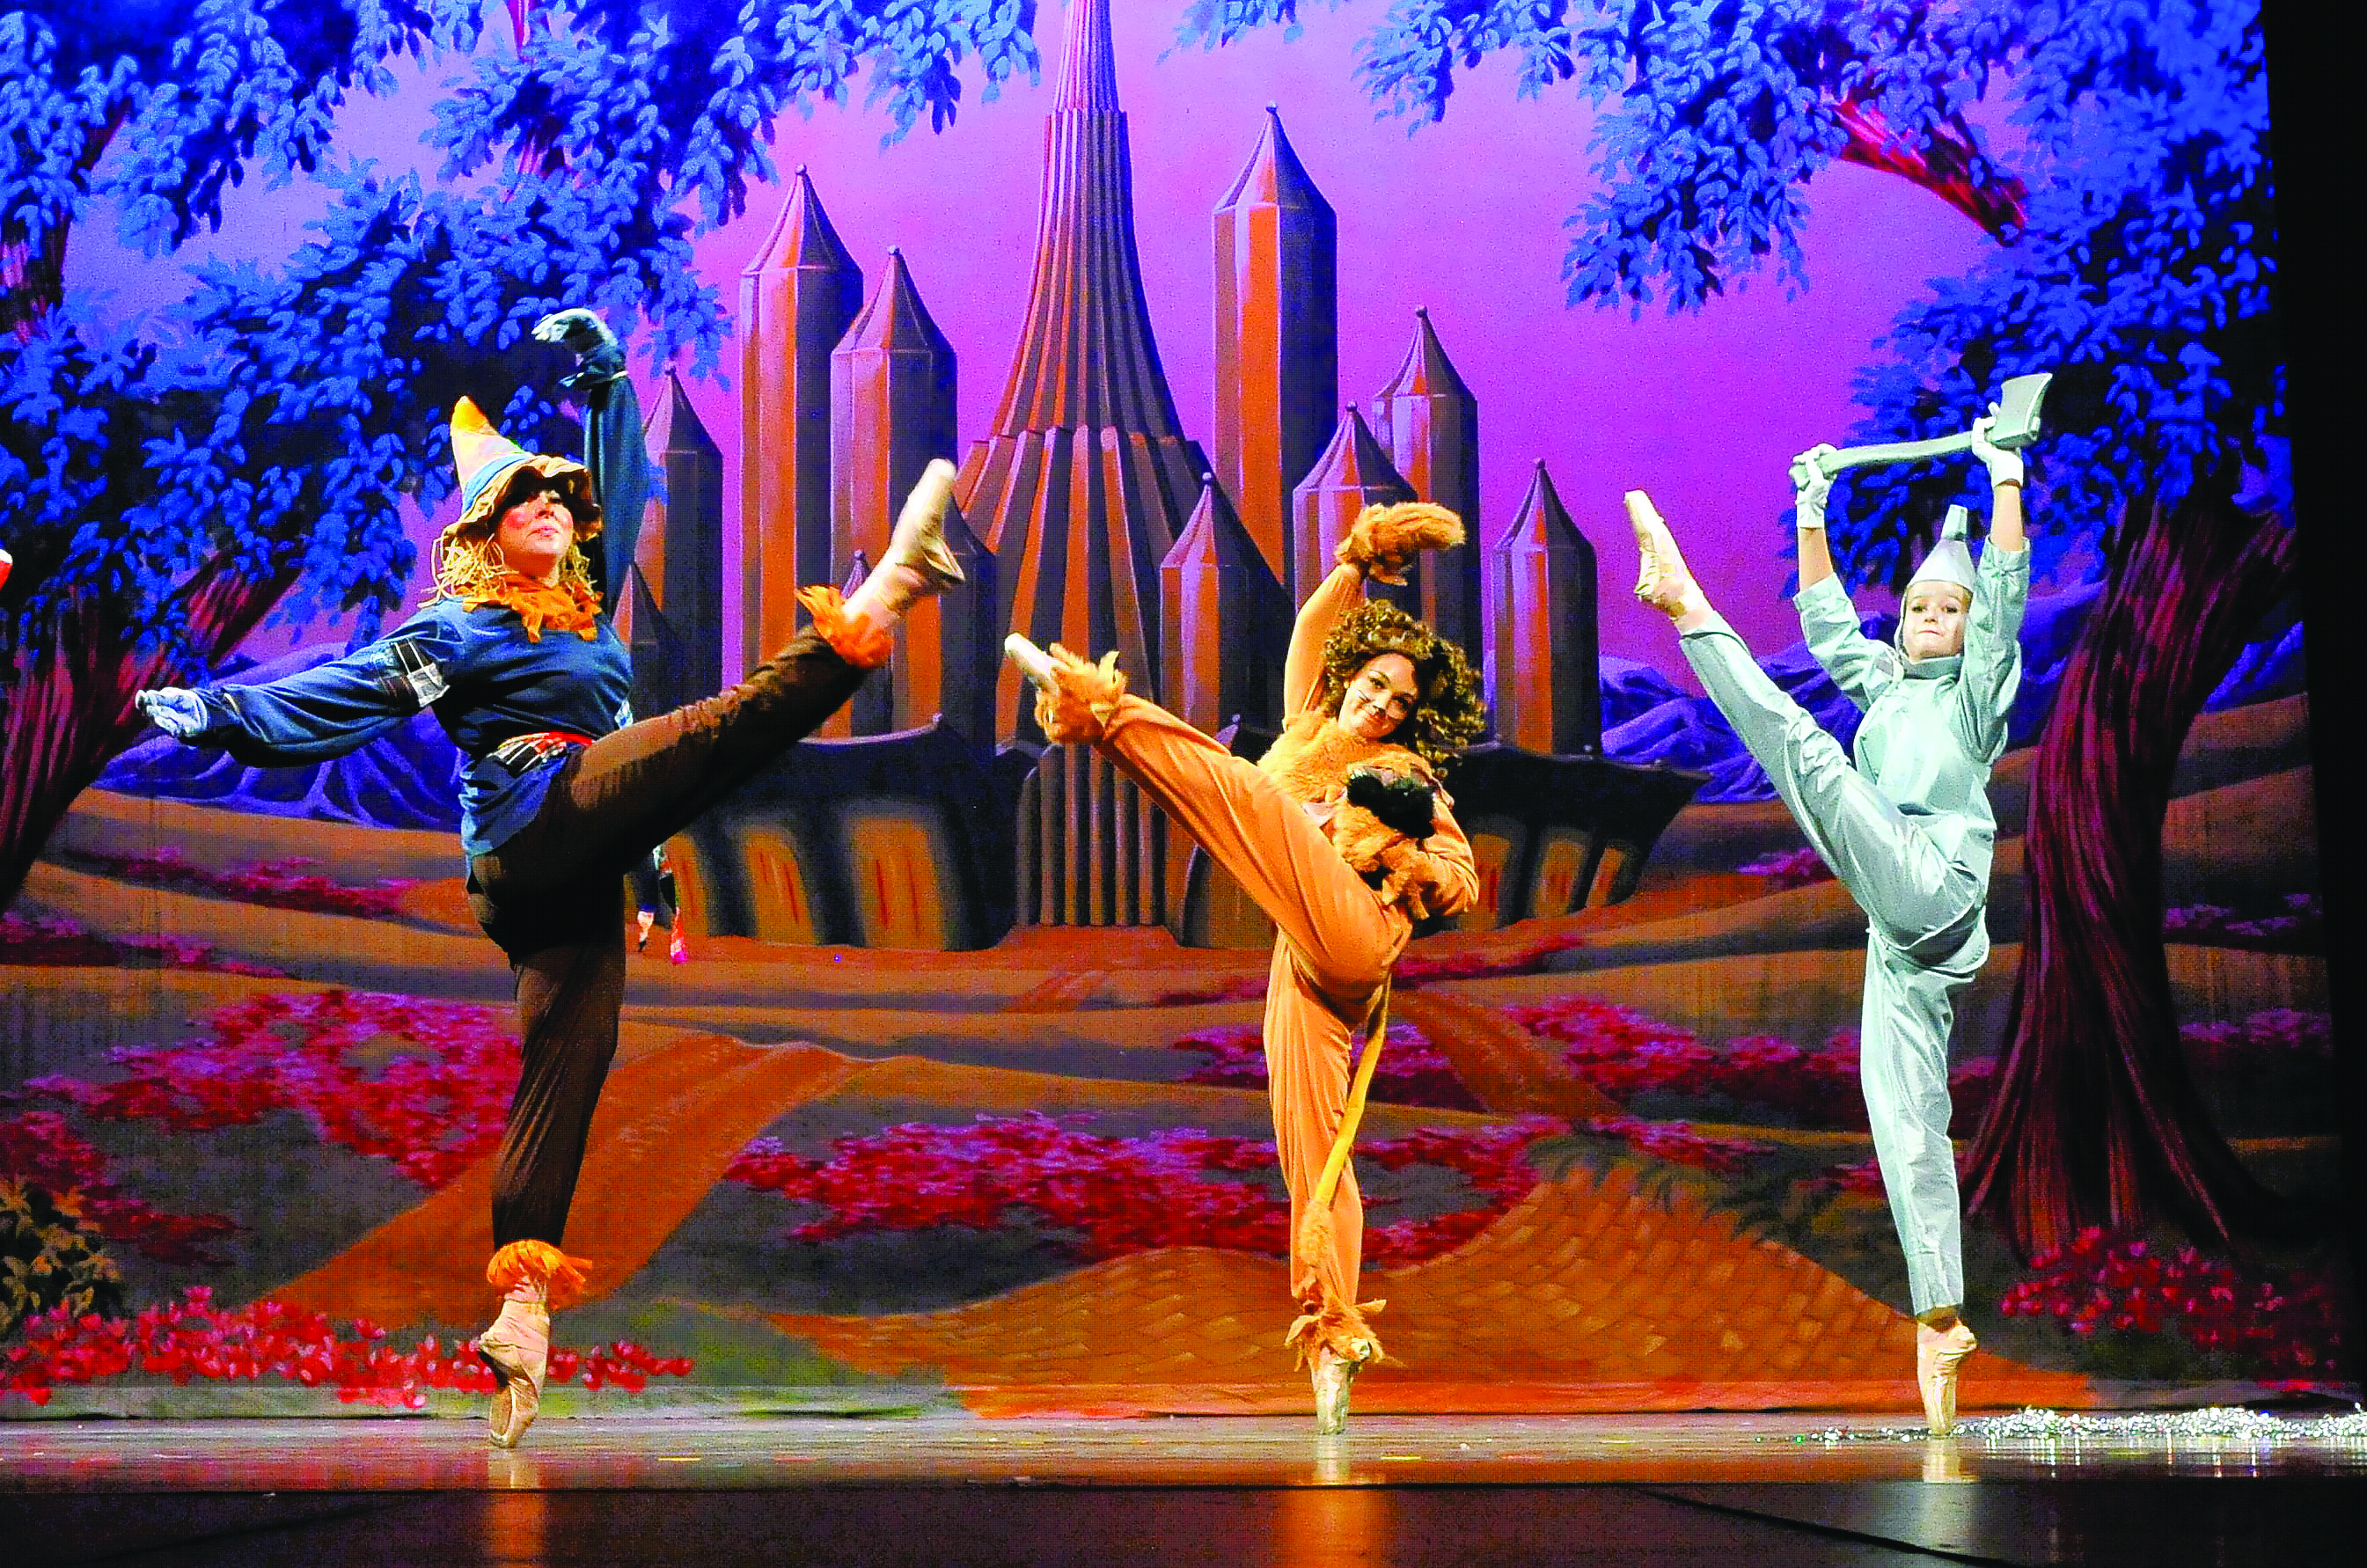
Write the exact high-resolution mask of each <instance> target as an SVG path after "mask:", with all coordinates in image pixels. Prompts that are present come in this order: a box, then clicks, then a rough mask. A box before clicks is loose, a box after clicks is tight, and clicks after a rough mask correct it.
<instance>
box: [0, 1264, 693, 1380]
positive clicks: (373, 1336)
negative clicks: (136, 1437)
mask: <svg viewBox="0 0 2367 1568" xmlns="http://www.w3.org/2000/svg"><path fill="white" fill-rule="evenodd" d="M386 1340H387V1332H386V1330H384V1329H383V1328H380V1327H379V1326H378V1325H377V1324H372V1323H367V1322H359V1321H357V1322H356V1323H354V1324H352V1325H351V1327H350V1328H348V1329H341V1328H339V1326H338V1324H337V1323H336V1321H335V1320H334V1319H332V1318H329V1317H327V1316H325V1315H323V1314H322V1313H320V1312H307V1311H305V1310H304V1309H303V1308H300V1307H290V1306H283V1305H281V1304H280V1303H278V1302H276V1301H257V1302H255V1304H254V1305H252V1306H247V1307H240V1308H237V1309H235V1310H232V1309H228V1308H223V1307H217V1306H215V1305H214V1304H213V1294H212V1292H211V1291H210V1290H205V1289H204V1288H202V1287H200V1288H198V1289H194V1290H189V1291H188V1292H187V1293H186V1295H185V1296H184V1297H183V1299H182V1300H180V1301H176V1302H174V1303H172V1304H170V1305H167V1306H156V1307H150V1308H149V1309H147V1310H146V1311H144V1312H141V1313H140V1315H139V1316H137V1317H133V1318H102V1317H99V1316H97V1315H96V1314H94V1313H85V1314H83V1315H81V1316H79V1317H77V1316H75V1315H74V1314H73V1313H71V1312H62V1311H61V1312H50V1313H47V1314H45V1315H43V1316H40V1317H37V1318H34V1319H33V1320H31V1321H30V1322H29V1323H28V1324H25V1326H24V1333H23V1335H22V1336H21V1338H20V1340H19V1341H18V1343H17V1344H15V1345H12V1346H8V1347H7V1349H6V1351H5V1352H0V1398H6V1396H7V1395H9V1394H21V1395H23V1396H24V1397H25V1398H27V1399H28V1400H30V1401H31V1402H32V1403H35V1404H47V1403H49V1402H50V1395H51V1390H52V1389H53V1388H55V1387H57V1386H59V1385H61V1384H67V1383H95V1382H102V1381H106V1380H108V1379H110V1378H118V1377H122V1376H125V1375H127V1374H131V1373H144V1374H147V1375H149V1376H152V1377H164V1378H170V1379H171V1380H172V1381H175V1382H176V1383H188V1382H191V1381H198V1380H203V1381H210V1382H257V1381H261V1380H263V1379H264V1378H266V1377H272V1378H277V1379H279V1380H280V1381H285V1382H291V1383H299V1384H301V1385H303V1386H304V1387H307V1388H334V1389H335V1390H336V1391H337V1397H338V1398H339V1399H341V1400H343V1401H344V1402H345V1403H348V1404H354V1403H367V1404H371V1405H376V1406H379V1407H382V1408H386V1409H391V1410H421V1409H425V1407H426V1404H427V1391H428V1390H429V1389H449V1390H452V1391H453V1392H459V1393H474V1394H484V1393H491V1392H493V1374H492V1373H491V1372H489V1371H487V1370H486V1369H485V1366H484V1363H483V1362H481V1361H480V1360H478V1359H477V1354H476V1341H475V1340H473V1339H455V1340H452V1341H450V1342H449V1345H448V1346H447V1344H446V1342H445V1341H443V1340H441V1339H439V1338H437V1337H435V1336H433V1335H431V1336H429V1337H427V1338H425V1339H421V1340H419V1341H418V1342H417V1343H415V1344H414V1345H412V1346H408V1347H401V1346H393V1345H391V1344H388V1343H387V1342H386ZM690 1369H691V1362H690V1358H688V1357H686V1356H675V1357H662V1356H653V1355H651V1353H650V1352H649V1351H647V1350H645V1349H643V1348H642V1347H641V1346H638V1345H636V1344H634V1343H633V1342H632V1341H630V1340H628V1339H619V1340H617V1341H616V1342H614V1343H613V1344H611V1345H609V1346H606V1347H605V1348H603V1349H599V1350H595V1351H594V1352H592V1353H591V1354H590V1355H589V1356H586V1355H584V1354H583V1353H582V1352H580V1351H572V1350H553V1351H552V1352H551V1353H550V1368H549V1380H548V1381H550V1382H554V1383H564V1382H575V1381H581V1382H582V1383H583V1386H584V1387H585V1388H586V1389H590V1390H594V1391H595V1392H596V1391H597V1390H599V1389H602V1388H604V1387H606V1386H608V1385H609V1384H612V1383H613V1384H615V1385H616V1386H617V1387H618V1388H621V1389H624V1390H626V1391H627V1392H631V1393H639V1392H641V1390H642V1389H644V1388H645V1387H647V1386H648V1383H649V1380H650V1379H651V1378H653V1377H673V1378H679V1377H686V1376H688V1375H689V1373H690Z"/></svg>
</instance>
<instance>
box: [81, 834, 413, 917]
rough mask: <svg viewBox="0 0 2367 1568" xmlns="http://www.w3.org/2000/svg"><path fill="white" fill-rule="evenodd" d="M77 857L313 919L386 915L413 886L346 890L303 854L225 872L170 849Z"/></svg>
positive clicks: (137, 877) (138, 877) (136, 876)
mask: <svg viewBox="0 0 2367 1568" xmlns="http://www.w3.org/2000/svg"><path fill="white" fill-rule="evenodd" d="M80 858H82V859H83V860H85V861H88V862H90V863H91V864H93V865H95V866H96V868H97V869H100V870H102V871H104V872H106V873H107V874H108V876H111V877H115V878H118V879H119V880H121V881H127V882H144V883H147V884H148V885H150V886H152V887H169V888H182V889H186V890H187V891H189V892H202V893H215V894H221V895H223V896H227V897H230V898H235V899H240V900H243V901H244V902H246V903H268V904H270V905H271V906H272V907H274V908H275V909H302V910H309V911H311V912H312V913H314V914H317V915H391V914H393V913H394V912H395V910H396V909H397V908H399V907H400V906H401V904H402V895H403V893H404V892H405V891H407V890H408V889H410V888H411V887H412V886H413V885H414V884H413V883H411V882H405V881H382V882H379V883H376V884H375V885H373V886H369V887H352V886H348V885H347V884H345V883H344V882H334V881H330V880H329V879H328V878H326V877H323V876H318V875H315V874H313V873H311V872H310V871H308V870H306V869H305V868H306V867H308V866H317V865H319V864H320V861H318V860H317V859H315V858H312V857H311V856H309V855H288V856H283V857H281V858H278V859H276V860H258V861H255V863H253V864H252V865H246V866H240V867H237V868H235V869H232V870H227V871H217V870H214V869H211V868H210V867H206V866H199V865H195V864H192V863H191V862H190V861H189V860H188V859H187V858H185V857H184V856H183V855H182V854H181V852H180V851H179V850H178V849H176V848H175V847H173V846H171V845H165V846H164V847H162V848H160V849H158V850H157V851H156V852H155V853H154V854H153V855H85V856H83V857H80Z"/></svg>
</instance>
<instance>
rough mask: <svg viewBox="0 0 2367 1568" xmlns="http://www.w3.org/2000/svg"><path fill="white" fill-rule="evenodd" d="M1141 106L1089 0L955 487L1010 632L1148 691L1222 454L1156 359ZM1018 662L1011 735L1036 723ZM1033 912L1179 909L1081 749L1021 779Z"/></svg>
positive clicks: (1070, 42) (1143, 842) (1138, 818)
mask: <svg viewBox="0 0 2367 1568" xmlns="http://www.w3.org/2000/svg"><path fill="white" fill-rule="evenodd" d="M1132 186H1133V176H1132V173H1131V168H1130V164H1129V159H1128V155H1127V131H1126V116H1125V114H1124V113H1122V112H1121V111H1120V110H1119V108H1118V101H1117V74H1116V69H1115V67H1114V65H1113V62H1112V61H1111V58H1110V28H1109V5H1108V0H1075V3H1074V4H1072V5H1071V6H1070V7H1069V22H1068V33H1067V37H1066V38H1065V40H1063V42H1062V45H1061V58H1060V70H1059V83H1058V85H1057V87H1056V89H1055V91H1054V94H1053V103H1052V112H1051V114H1050V116H1049V117H1048V119H1047V121H1046V124H1045V130H1044V187H1043V199H1042V205H1041V207H1040V208H1039V209H1038V211H1037V217H1036V271H1035V280H1034V283H1033V285H1032V287H1031V289H1030V290H1029V293H1028V299H1027V315H1026V320H1025V324H1023V325H1022V326H1021V328H1020V334H1019V343H1018V346H1017V347H1016V348H1015V349H1014V353H1013V355H1012V362H1011V378H1010V380H1009V381H1008V382H1006V383H1005V385H1004V387H1003V391H1002V403H1001V404H1000V405H999V407H998V408H997V410H996V413H995V417H994V428H993V432H992V433H991V435H990V436H989V437H987V438H986V439H985V440H983V441H981V442H980V443H979V444H978V445H977V446H975V447H973V448H971V449H970V451H969V455H968V459H967V460H965V461H964V462H963V464H962V472H961V483H960V484H959V486H958V487H957V490H956V494H957V496H958V497H959V499H960V502H961V506H962V511H963V514H964V515H965V516H966V517H968V519H969V523H970V527H971V528H973V529H974V530H975V531H976V532H978V533H979V534H980V536H981V537H983V538H984V539H985V540H986V541H987V545H988V548H989V549H991V551H993V552H994V559H995V581H996V585H997V592H998V593H999V594H1000V595H1001V597H1002V614H1001V615H1000V616H999V617H998V618H997V620H998V623H999V625H1000V626H1001V627H1002V628H1005V629H1007V630H1010V631H1023V632H1025V633H1026V634H1027V635H1028V636H1029V637H1031V638H1033V639H1034V640H1035V641H1036V642H1039V643H1048V642H1062V643H1066V644H1067V645H1068V646H1069V647H1071V648H1074V649H1078V650H1080V651H1084V650H1090V651H1092V652H1093V653H1103V652H1106V651H1109V650H1113V649H1115V650H1116V653H1117V654H1118V661H1119V664H1120V665H1121V666H1122V667H1123V668H1124V669H1125V670H1126V672H1127V676H1129V677H1130V678H1131V679H1132V680H1133V681H1134V682H1135V684H1136V685H1137V687H1139V688H1141V689H1144V690H1146V691H1152V690H1155V687H1156V685H1157V682H1158V680H1159V678H1160V670H1161V664H1160V653H1161V647H1160V642H1161V639H1160V625H1159V564H1160V562H1161V561H1163V560H1164V559H1166V556H1167V552H1168V551H1169V550H1170V549H1172V547H1173V545H1174V543H1175V537H1176V535H1177V534H1178V533H1179V532H1180V531H1181V530H1182V528H1183V522H1184V519H1185V517H1187V516H1188V515H1189V512H1190V509H1191V506H1192V503H1193V500H1194V499H1195V497H1196V496H1197V494H1199V488H1200V486H1199V476H1200V475H1201V473H1203V472H1206V469H1207V466H1208V465H1207V462H1206V460H1205V459H1204V458H1203V457H1202V455H1201V452H1200V449H1199V448H1198V446H1197V445H1195V443H1193V442H1191V441H1189V440H1186V439H1185V438H1184V437H1183V430H1182V427H1181V426H1180V425H1179V424H1178V422H1177V420H1176V417H1175V397H1174V394H1173V393H1172V392H1171V391H1169V389H1168V385H1167V376H1166V372H1165V371H1164V370H1163V369H1161V366H1160V362H1159V348H1158V345H1157V344H1156V342H1155V341H1154V340H1153V338H1152V335H1151V330H1150V306H1149V303H1148V302H1147V301H1145V299H1144V297H1143V291H1142V272H1141V266H1140V263H1139V261H1138V258H1137V256H1136V252H1135V244H1134V199H1133V194H1132ZM1023 686H1024V682H1023V680H1022V678H1021V676H1019V673H1018V672H1017V670H1016V669H1014V668H1013V667H1012V666H1011V665H1008V664H1007V663H1006V664H1005V665H1003V666H1002V678H1001V679H1000V681H999V682H998V684H997V687H996V692H995V704H996V707H995V711H996V729H997V731H998V732H999V733H1000V734H1001V735H1002V736H1004V737H1006V738H1011V737H1019V736H1031V737H1032V736H1034V735H1035V734H1036V719H1035V712H1034V707H1033V702H1032V699H1029V698H1028V697H1027V695H1026V694H1025V692H1024V691H1023ZM1020 812H1021V815H1020V821H1021V828H1020V835H1019V840H1020V841H1019V845H1018V848H1017V861H1018V865H1017V868H1016V869H1017V870H1018V874H1019V901H1018V908H1019V918H1020V919H1021V920H1022V921H1025V922H1033V923H1038V924H1046V925H1097V926H1103V925H1127V926H1134V925H1145V926H1147V925H1155V924H1159V923H1161V921H1162V920H1163V919H1164V918H1165V894H1164V891H1163V883H1164V870H1163V868H1162V857H1163V854H1164V843H1165V833H1166V824H1165V822H1164V820H1163V819H1162V818H1161V816H1160V814H1159V812H1158V811H1157V809H1156V808H1155V807H1153V806H1152V805H1151V804H1150V802H1149V801H1146V800H1144V799H1143V797H1142V795H1141V792H1140V790H1138V789H1137V788H1136V787H1135V786H1134V784H1133V783H1132V782H1130V781H1129V780H1127V779H1125V778H1120V777H1119V776H1117V774H1116V773H1115V772H1114V771H1112V770H1111V768H1110V767H1109V765H1108V764H1107V763H1106V762H1104V761H1103V760H1102V759H1101V758H1100V757H1099V756H1096V755H1095V754H1094V753H1093V752H1091V751H1088V750H1086V749H1085V748H1083V747H1082V746H1059V747H1054V748H1053V749H1051V750H1050V751H1048V752H1047V753H1046V754H1045V756H1044V757H1043V759H1042V760H1041V761H1040V762H1039V763H1038V764H1037V765H1036V772H1035V774H1034V775H1033V777H1031V778H1030V779H1029V780H1028V782H1027V785H1026V787H1025V790H1024V791H1023V794H1022V799H1021V807H1020Z"/></svg>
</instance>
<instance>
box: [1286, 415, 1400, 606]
mask: <svg viewBox="0 0 2367 1568" xmlns="http://www.w3.org/2000/svg"><path fill="white" fill-rule="evenodd" d="M1413 498H1414V494H1413V487H1412V486H1411V485H1410V484H1408V483H1406V480H1405V475H1403V474H1401V473H1399V472H1398V470H1397V465H1396V464H1395V463H1393V462H1391V461H1390V460H1389V454H1388V451H1387V449H1386V448H1384V447H1383V446H1382V445H1381V443H1380V441H1379V439H1378V438H1377V437H1375V436H1374V434H1373V427H1372V426H1369V425H1367V424H1365V416H1364V415H1363V414H1361V413H1359V412H1358V411H1357V408H1356V405H1355V404H1354V403H1350V404H1349V405H1348V407H1347V411H1346V412H1345V413H1343V414H1342V415H1340V426H1339V428H1338V429H1336V430H1334V431H1332V433H1331V445H1329V446H1327V447H1325V448H1324V449H1323V455H1322V456H1321V457H1319V458H1318V459H1316V460H1315V467H1314V468H1313V469H1312V470H1310V471H1309V472H1308V475H1307V477H1306V478H1305V479H1302V480H1300V481H1299V482H1298V486H1297V489H1295V490H1293V491H1292V492H1291V493H1290V510H1291V537H1290V582H1289V585H1288V588H1289V593H1290V602H1291V603H1292V604H1294V605H1297V604H1301V603H1304V602H1305V601H1306V598H1307V596H1308V594H1310V593H1313V592H1314V591H1315V585H1317V584H1319V583H1320V582H1322V581H1323V579H1324V578H1326V577H1328V576H1330V575H1331V568H1332V567H1333V566H1335V565H1337V564H1338V562H1335V561H1333V560H1332V559H1331V552H1332V551H1334V550H1336V549H1338V548H1339V544H1340V541H1341V540H1342V539H1343V538H1345V537H1346V536H1347V532H1348V528H1349V525H1350V524H1352V523H1353V522H1354V521H1355V520H1356V514H1357V513H1359V512H1361V511H1363V510H1364V509H1365V507H1367V506H1380V505H1387V503H1390V502H1395V501H1410V500H1412V499H1413ZM1371 591H1372V592H1373V593H1374V594H1376V595H1385V596H1387V597H1389V598H1393V599H1395V600H1397V601H1398V602H1399V604H1402V605H1404V606H1405V607H1406V608H1408V609H1411V610H1417V611H1418V609H1419V605H1420V601H1419V600H1417V599H1416V598H1415V597H1414V590H1413V589H1412V588H1411V587H1410V586H1409V587H1404V588H1397V587H1388V586H1384V585H1381V584H1378V583H1376V584H1374V585H1373V586H1372V590H1371Z"/></svg>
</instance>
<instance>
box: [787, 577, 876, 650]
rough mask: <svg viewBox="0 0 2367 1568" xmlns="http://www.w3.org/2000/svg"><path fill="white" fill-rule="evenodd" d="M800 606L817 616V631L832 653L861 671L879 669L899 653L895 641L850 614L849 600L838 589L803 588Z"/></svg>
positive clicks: (800, 591) (815, 620) (799, 593)
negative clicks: (848, 608) (896, 652)
mask: <svg viewBox="0 0 2367 1568" xmlns="http://www.w3.org/2000/svg"><path fill="white" fill-rule="evenodd" d="M798 603H799V604H801V605H803V606H805V607H806V613H807V614H808V615H810V616H812V617H813V624H814V632H815V634H816V635H817V636H819V637H820V638H821V640H822V641H823V642H827V643H829V644H830V651H831V652H832V653H836V654H837V655H838V656H839V657H840V658H842V659H844V660H845V661H846V662H847V663H848V664H850V665H854V666H855V668H857V669H864V670H876V669H878V667H879V666H880V665H884V664H886V663H887V662H888V656H889V654H890V653H894V652H895V651H896V639H895V638H893V637H891V636H889V634H888V633H887V632H886V631H882V630H881V629H879V628H878V627H877V626H874V625H872V624H871V623H870V622H869V621H867V620H865V619H861V618H860V617H857V616H852V615H849V614H847V613H846V597H845V596H844V595H843V594H841V593H840V592H839V591H838V590H837V589H836V588H826V587H825V588H799V589H798Z"/></svg>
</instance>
